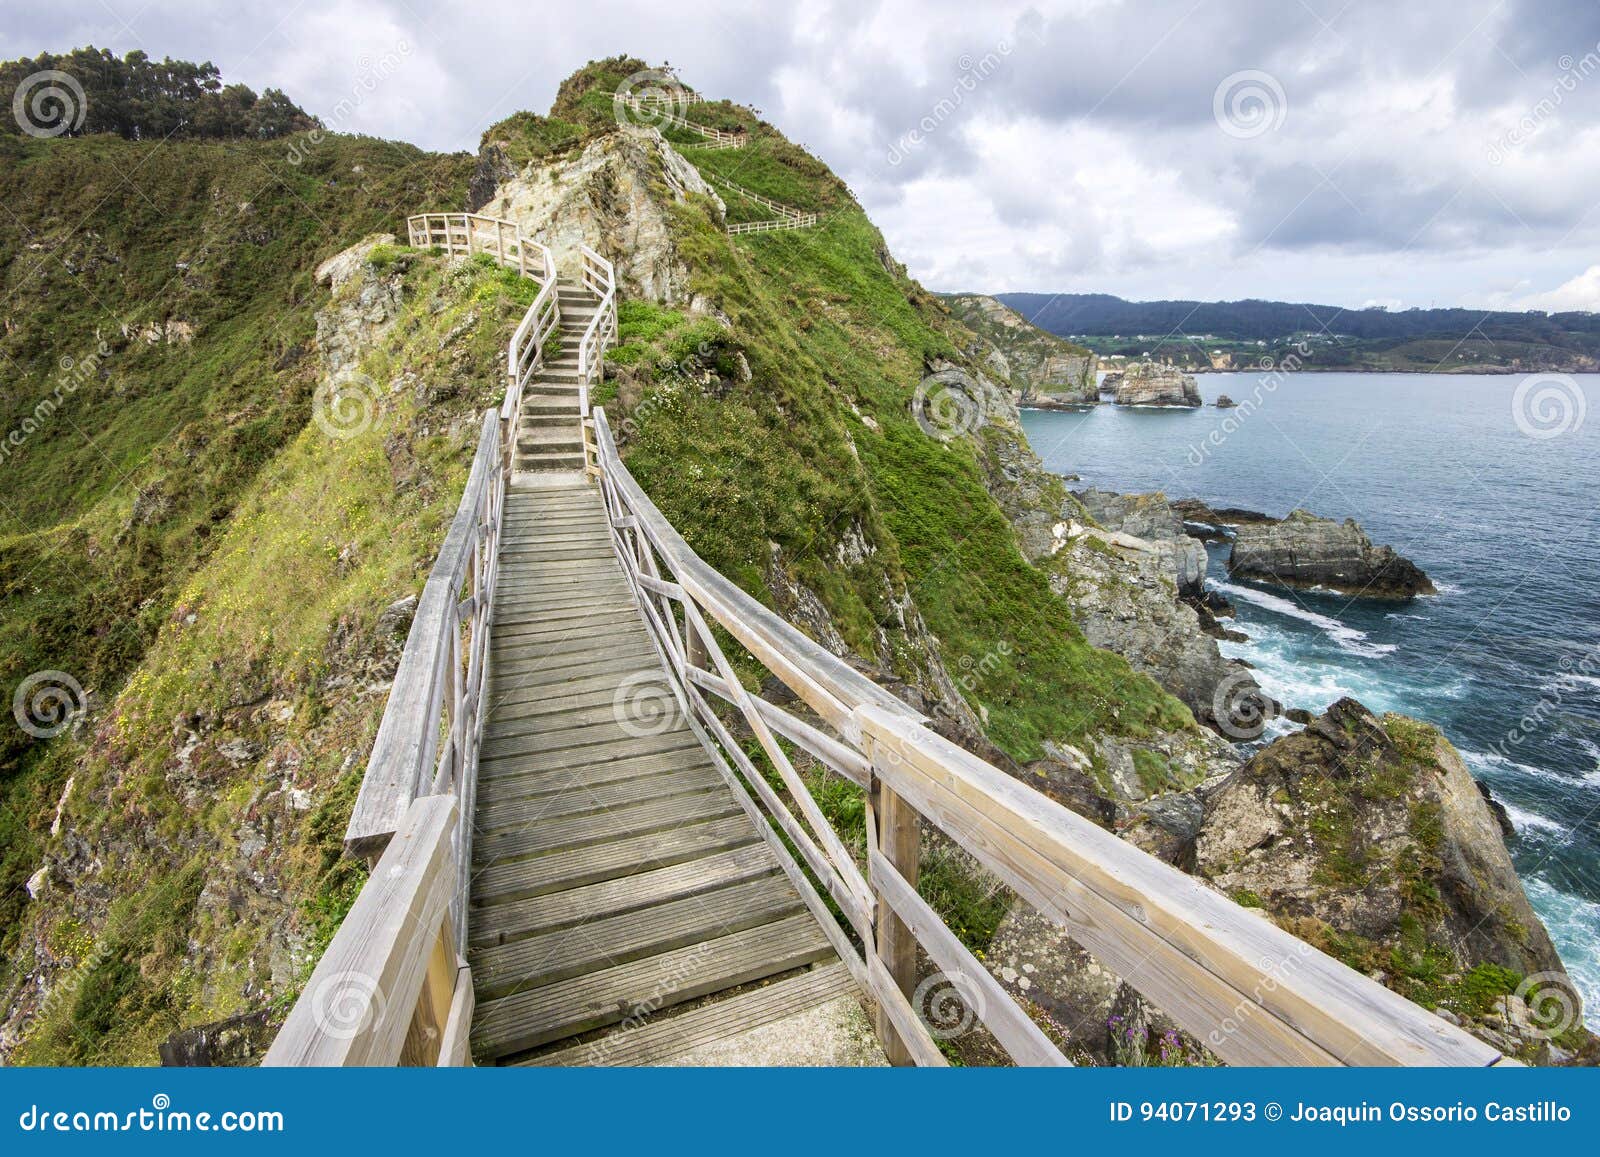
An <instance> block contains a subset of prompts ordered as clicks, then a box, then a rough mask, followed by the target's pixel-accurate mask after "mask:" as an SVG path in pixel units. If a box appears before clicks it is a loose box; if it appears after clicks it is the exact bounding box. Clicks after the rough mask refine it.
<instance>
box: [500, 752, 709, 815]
mask: <svg viewBox="0 0 1600 1157" xmlns="http://www.w3.org/2000/svg"><path fill="white" fill-rule="evenodd" d="M514 763H515V761H514V760H511V761H506V763H505V764H501V765H498V766H500V768H501V770H500V771H499V772H498V774H496V775H493V776H485V777H483V780H482V783H481V786H480V788H479V791H478V798H479V799H480V800H481V801H482V802H484V803H504V802H507V801H511V800H518V799H532V798H535V797H537V796H541V795H552V794H559V793H560V792H563V791H566V790H567V789H568V788H569V787H570V786H571V785H572V784H574V783H578V782H582V783H585V784H589V785H591V786H599V785H600V784H604V783H612V782H616V781H618V780H628V779H638V778H640V777H642V776H651V775H661V774H663V773H666V772H677V771H686V770H688V769H690V768H695V767H704V766H705V754H704V752H702V751H701V750H700V748H699V746H698V745H697V744H688V743H686V744H685V745H684V746H682V747H675V748H672V749H671V750H669V751H664V752H652V753H650V754H647V755H634V756H629V757H628V758H626V759H614V760H599V761H597V762H594V763H590V762H587V761H585V762H582V763H580V764H577V765H575V766H570V767H558V768H553V769H547V770H543V771H522V772H519V771H516V770H511V769H510V765H513V764H514Z"/></svg>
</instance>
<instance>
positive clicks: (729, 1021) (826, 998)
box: [516, 964, 856, 1067]
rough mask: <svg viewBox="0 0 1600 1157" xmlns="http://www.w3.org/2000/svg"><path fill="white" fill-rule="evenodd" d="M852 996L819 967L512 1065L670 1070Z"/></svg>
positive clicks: (834, 971)
mask: <svg viewBox="0 0 1600 1157" xmlns="http://www.w3.org/2000/svg"><path fill="white" fill-rule="evenodd" d="M855 993H856V986H855V981H854V980H852V979H851V977H850V972H849V970H848V969H847V968H845V966H844V965H843V964H824V965H821V966H818V967H815V968H811V969H808V970H807V971H805V972H802V973H799V974H798V975H795V976H789V977H785V978H784V979H782V980H776V981H773V982H772V983H771V984H767V985H763V986H762V987H760V988H753V989H750V990H748V991H745V992H741V993H738V994H737V995H735V996H730V997H728V998H726V999H724V1000H719V1001H716V1002H714V1003H712V1004H706V1005H702V1006H701V1007H699V1008H695V1009H690V1010H689V1011H687V1012H679V1013H668V1014H666V1015H664V1016H660V1017H656V1018H653V1019H651V1020H650V1021H648V1022H646V1023H644V1024H640V1025H637V1026H630V1027H628V1028H626V1029H622V1030H619V1031H617V1032H613V1033H608V1034H606V1035H605V1036H603V1037H600V1038H599V1039H597V1040H594V1041H589V1042H587V1043H585V1044H581V1045H573V1046H571V1047H570V1048H565V1049H558V1050H553V1051H551V1052H545V1053H540V1054H539V1055H538V1056H536V1057H534V1058H532V1059H530V1060H526V1061H517V1062H516V1063H517V1064H526V1065H538V1066H577V1065H582V1066H591V1067H592V1066H596V1065H606V1066H614V1067H622V1066H629V1067H632V1066H638V1065H656V1064H663V1063H666V1064H670V1063H671V1061H672V1058H673V1057H676V1056H680V1055H681V1054H683V1053H686V1052H689V1051H690V1050H691V1049H696V1048H700V1047H701V1046H703V1045H708V1044H715V1043H716V1042H717V1041H721V1040H727V1039H728V1038H729V1037H733V1036H737V1035H739V1034H740V1033H742V1032H746V1031H748V1030H749V1029H753V1028H760V1027H762V1026H763V1025H768V1024H773V1023H775V1022H777V1021H780V1020H783V1019H785V1018H786V1017H790V1016H793V1015H795V1014H796V1013H800V1012H805V1011H807V1010H809V1009H813V1008H817V1007H820V1006H821V1005H824V1004H827V1003H829V1002H830V1001H834V1000H837V999H839V998H840V997H842V996H853V995H855Z"/></svg>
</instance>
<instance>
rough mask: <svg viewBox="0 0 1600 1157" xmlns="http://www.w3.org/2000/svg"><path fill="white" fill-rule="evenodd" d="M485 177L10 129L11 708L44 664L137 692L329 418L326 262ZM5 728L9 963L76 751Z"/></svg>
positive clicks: (383, 156) (4, 921) (262, 147)
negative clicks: (321, 270) (273, 474)
mask: <svg viewBox="0 0 1600 1157" xmlns="http://www.w3.org/2000/svg"><path fill="white" fill-rule="evenodd" d="M296 144H298V147H299V149H300V154H299V155H301V156H303V157H304V159H303V161H302V162H301V163H299V164H292V163H290V156H291V153H290V149H291V146H294V145H296ZM469 171H470V159H469V158H466V157H447V158H441V157H436V156H430V155H428V154H425V153H422V152H420V151H419V150H416V149H414V148H411V147H410V146H406V145H395V144H386V143H383V142H378V141H370V140H355V139H349V138H339V137H332V136H328V137H325V138H324V139H322V140H321V141H320V143H316V144H308V143H307V141H306V139H305V138H298V139H297V140H295V141H291V140H282V141H273V142H234V143H200V142H182V141H173V142H168V143H165V144H140V143H133V142H127V141H122V140H119V139H116V138H111V137H90V138H83V139H79V140H53V141H35V140H19V139H17V138H11V137H6V138H0V206H3V211H0V294H3V297H0V426H3V428H4V432H17V433H18V434H23V433H26V436H25V437H24V438H23V440H22V442H21V444H20V445H15V444H14V440H13V444H12V446H11V449H10V453H9V454H8V455H7V456H6V457H5V458H4V460H3V461H0V594H3V596H4V609H3V611H0V688H3V689H4V690H5V693H6V694H7V696H9V695H10V692H11V689H12V688H13V687H15V686H16V685H17V683H18V681H19V680H20V679H21V678H22V677H23V676H24V675H26V674H28V673H30V672H33V671H38V670H43V669H54V670H60V671H65V672H67V673H69V674H70V675H72V676H73V677H74V678H75V679H77V680H78V681H79V682H80V683H81V684H82V685H83V686H84V687H85V688H88V689H89V690H90V692H91V694H92V695H93V697H94V698H95V699H96V700H98V701H102V702H103V701H105V700H106V699H108V698H109V697H110V696H112V695H114V694H115V693H116V690H117V688H118V686H119V685H120V684H121V681H122V680H123V679H124V678H125V677H126V675H127V673H128V672H129V671H130V670H131V669H132V667H133V666H134V664H136V663H137V662H139V660H140V659H141V657H142V656H143V655H144V653H145V651H146V649H147V648H148V647H149V645H150V643H151V641H152V640H153V639H154V637H155V635H156V632H157V631H158V630H159V629H160V627H161V625H162V623H163V622H164V621H166V619H167V617H168V615H169V613H170V611H171V608H172V605H173V602H174V599H175V597H176V594H177V591H178V588H179V586H180V585H181V584H182V582H183V581H184V580H185V579H186V577H187V576H189V575H190V574H192V573H194V571H195V570H196V568H197V567H198V566H200V565H201V564H202V563H203V562H204V560H205V559H206V557H207V555H208V554H209V552H210V551H211V550H212V549H214V543H215V542H216V539H217V537H218V534H219V531H221V530H222V529H224V528H225V525H226V522H227V519H228V517H229V515H230V512H231V511H232V509H233V506H234V504H235V503H236V502H237V501H238V498H239V495H240V494H241V493H242V492H243V490H244V489H245V487H246V486H248V485H249V483H250V481H251V479H252V478H253V477H254V476H255V475H256V473H257V472H258V471H259V470H261V468H262V467H263V466H264V465H265V464H266V463H267V462H269V461H271V460H272V458H273V456H274V455H275V454H276V453H277V452H278V451H279V450H280V449H281V448H283V447H284V446H285V445H287V444H288V443H289V442H290V441H291V440H292V439H293V438H294V437H295V436H296V434H297V432H298V431H299V430H300V429H301V427H302V426H304V424H305V422H306V420H307V418H308V416H309V414H310V409H311V394H312V390H313V388H314V384H315V364H314V363H315V358H314V357H310V356H308V354H309V351H310V348H311V347H310V343H311V339H312V337H313V334H314V331H315V327H314V320H313V318H314V313H315V310H316V308H317V307H318V306H319V305H320V304H322V303H323V302H324V301H325V295H323V294H322V293H320V292H319V291H317V290H316V288H315V286H314V284H313V279H312V270H313V269H314V268H315V266H316V264H317V262H318V261H320V260H321V259H322V258H324V257H326V256H328V255H329V254H331V253H334V252H337V251H338V250H340V249H342V248H343V247H344V246H346V245H348V244H350V243H351V242H353V241H354V240H356V239H358V238H359V237H361V236H362V235H363V234H365V233H367V232H370V231H372V230H375V229H393V228H396V227H397V226H398V225H400V224H401V214H402V213H403V211H404V210H405V208H406V207H408V206H414V205H418V204H423V203H427V204H434V203H452V204H453V203H455V202H456V201H457V200H459V197H460V192H459V190H460V188H461V186H462V185H463V183H464V181H465V177H466V174H467V173H468V172H469ZM169 319H177V320H180V321H183V322H186V323H188V324H189V325H190V326H192V327H193V337H192V341H191V342H190V343H189V344H181V343H174V344H167V343H158V344H155V345H151V344H148V343H146V342H145V341H142V340H139V337H138V331H139V330H140V329H141V328H142V327H145V326H147V325H160V324H164V323H166V322H167V321H168V320H169ZM125 326H126V327H128V328H129V329H130V330H132V331H133V334H134V336H133V338H132V339H131V340H130V339H129V338H127V337H125V336H124V333H123V329H124V327H125ZM102 342H104V346H102V345H101V343H102ZM69 361H70V364H71V365H72V366H73V369H72V370H70V371H69V370H67V369H66V368H65V367H66V365H67V364H68V363H69ZM58 391H59V392H58ZM57 398H59V399H60V406H59V409H58V410H57V411H56V412H54V413H49V412H48V411H46V412H44V413H43V415H42V416H41V415H40V413H39V412H38V411H37V409H36V408H37V407H38V405H39V403H40V401H41V400H44V399H50V400H51V401H52V403H53V402H54V401H55V400H56V399H57ZM3 437H4V434H3V433H0V438H3ZM141 496H142V497H141ZM136 502H137V505H136ZM6 723H7V725H6V726H5V727H3V728H0V929H4V930H5V931H4V932H0V937H4V939H3V940H0V950H5V951H9V949H10V946H11V945H12V943H13V938H14V930H15V928H16V926H17V916H18V912H19V909H20V906H21V905H22V903H23V902H24V901H25V899H26V896H25V894H24V893H23V892H22V889H21V882H22V880H23V879H24V878H25V877H26V875H27V874H28V873H30V872H31V871H32V870H33V869H34V868H35V867H37V864H38V858H39V853H40V841H39V839H38V832H39V831H40V829H41V828H42V827H43V826H44V825H46V824H48V822H49V820H50V817H51V815H52V813H53V809H54V806H55V802H56V798H57V796H58V795H59V794H60V789H61V785H62V783H63V782H64V781H65V778H66V774H67V770H68V768H69V767H70V762H71V761H70V758H62V757H55V756H52V755H51V753H50V751H49V748H48V746H47V745H44V744H39V743H37V742H34V741H32V740H30V738H29V737H28V736H27V735H25V734H24V733H23V732H22V731H21V730H19V729H17V728H15V727H13V726H11V725H10V720H7V721H6Z"/></svg>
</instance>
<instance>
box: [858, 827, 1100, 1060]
mask: <svg viewBox="0 0 1600 1157" xmlns="http://www.w3.org/2000/svg"><path fill="white" fill-rule="evenodd" d="M869 867H870V874H871V879H872V886H873V887H874V888H875V889H877V892H878V895H879V896H881V897H882V898H883V899H884V900H885V901H887V903H888V905H889V907H891V908H893V909H894V912H895V914H896V915H897V916H899V918H900V919H901V920H902V921H904V923H905V925H906V927H907V928H908V929H909V930H910V931H911V933H912V934H913V935H914V936H915V937H916V939H917V940H918V941H920V942H921V944H922V946H923V948H924V949H926V950H927V953H928V958H929V959H930V960H932V961H933V963H934V964H935V965H936V966H937V967H938V968H939V970H940V971H941V972H943V973H944V974H945V975H946V976H947V977H950V978H952V984H953V985H954V986H955V987H956V989H957V992H958V993H959V994H960V995H961V997H962V999H963V1000H966V1001H971V1002H972V1003H973V1004H975V1005H976V1006H977V1007H975V1008H973V1009H971V1010H970V1011H971V1012H972V1014H973V1015H974V1016H976V1017H979V1018H981V1019H982V1021H983V1024H984V1027H985V1028H987V1029H988V1030H989V1031H990V1032H991V1033H993V1034H994V1037H995V1039H996V1040H998V1041H999V1042H1000V1044H1001V1045H1002V1046H1003V1047H1004V1048H1005V1050H1006V1052H1008V1053H1010V1054H1011V1059H1012V1060H1014V1061H1016V1062H1017V1064H1019V1065H1034V1066H1040V1065H1047V1066H1052V1067H1062V1066H1070V1065H1071V1064H1072V1062H1071V1061H1069V1060H1067V1058H1066V1057H1064V1056H1062V1055H1061V1050H1060V1049H1058V1048H1056V1046H1055V1045H1054V1044H1053V1043H1051V1040H1050V1038H1049V1037H1047V1036H1045V1034H1044V1033H1043V1032H1042V1031H1041V1030H1040V1028H1039V1026H1038V1025H1036V1024H1034V1023H1033V1021H1032V1020H1031V1019H1030V1018H1029V1017H1028V1014H1027V1013H1025V1012H1023V1011H1022V1009H1021V1008H1019V1007H1018V1006H1017V1002H1016V1001H1014V1000H1012V999H1011V994H1010V993H1008V992H1007V991H1006V990H1005V989H1004V988H1002V987H1001V986H1000V982H999V981H997V980H995V978H994V977H993V976H991V975H990V974H989V970H988V969H987V968H985V967H984V966H983V964H982V962H980V961H979V960H978V958H977V957H976V956H974V955H973V954H972V953H971V952H970V951H968V949H967V946H966V945H965V944H963V943H961V941H960V940H959V939H957V937H956V935H955V933H953V932H951V931H950V929H949V928H947V927H945V923H944V921H943V920H941V919H940V918H939V915H938V913H936V912H935V911H934V910H933V909H932V908H930V907H929V906H928V903H927V901H925V900H924V899H923V898H922V897H921V896H919V895H917V890H916V889H915V888H913V887H912V886H911V884H910V882H909V881H907V880H906V878H905V877H904V876H902V875H901V874H900V873H899V872H898V871H897V870H896V869H895V867H894V865H893V864H892V863H891V862H890V861H889V860H888V859H887V858H885V857H884V855H883V853H881V852H878V851H874V852H873V853H872V856H871V862H870V865H869ZM879 919H880V920H881V919H882V915H881V909H880V916H879ZM902 990H903V986H902Z"/></svg>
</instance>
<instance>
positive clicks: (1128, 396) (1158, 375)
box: [1100, 362, 1200, 407]
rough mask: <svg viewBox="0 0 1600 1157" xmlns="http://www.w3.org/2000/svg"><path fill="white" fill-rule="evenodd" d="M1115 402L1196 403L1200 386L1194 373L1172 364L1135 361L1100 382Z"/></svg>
mask: <svg viewBox="0 0 1600 1157" xmlns="http://www.w3.org/2000/svg"><path fill="white" fill-rule="evenodd" d="M1100 389H1101V391H1102V392H1106V391H1110V392H1111V394H1112V401H1114V402H1115V403H1116V404H1117V405H1119V406H1191V407H1192V406H1198V405H1200V387H1199V386H1198V385H1196V384H1195V380H1194V375H1193V374H1186V373H1184V372H1183V371H1182V370H1180V369H1177V368H1175V367H1173V366H1162V365H1153V364H1151V363H1148V362H1137V363H1135V364H1133V365H1130V366H1129V367H1128V368H1127V369H1125V370H1123V371H1121V372H1120V373H1112V374H1107V375H1106V379H1105V381H1103V382H1101V383H1100Z"/></svg>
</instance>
